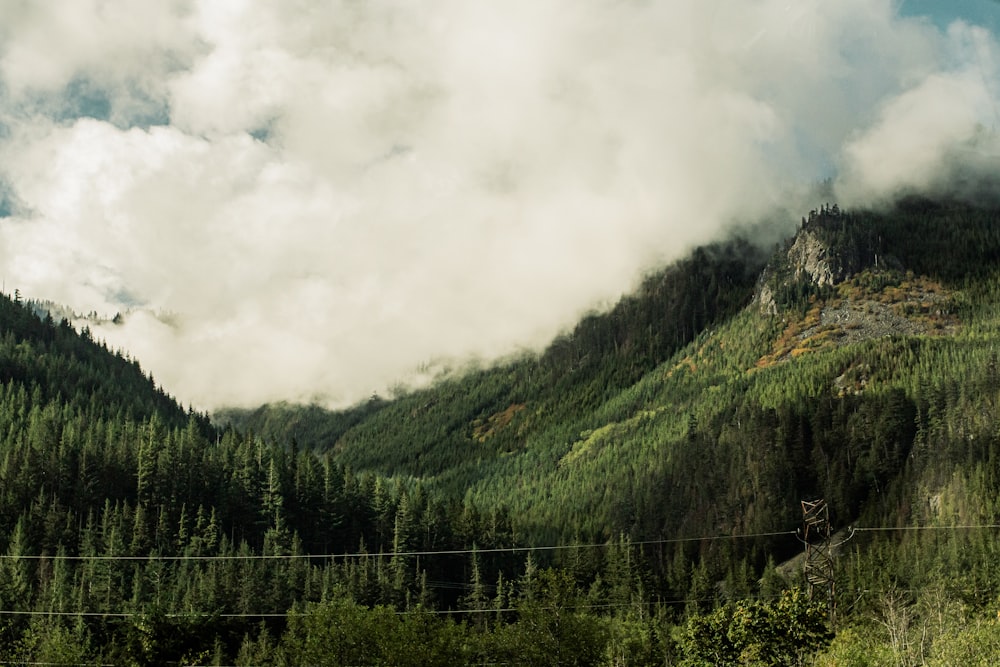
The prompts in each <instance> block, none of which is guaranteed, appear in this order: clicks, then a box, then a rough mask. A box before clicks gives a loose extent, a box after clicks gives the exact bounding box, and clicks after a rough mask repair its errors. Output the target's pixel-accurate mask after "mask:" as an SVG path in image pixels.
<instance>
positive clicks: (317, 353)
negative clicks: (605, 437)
mask: <svg viewBox="0 0 1000 667" xmlns="http://www.w3.org/2000/svg"><path fill="white" fill-rule="evenodd" d="M70 4H72V6H70ZM0 13H3V15H4V16H5V19H8V18H9V20H5V23H4V26H3V27H2V28H0V84H2V88H0V89H2V90H3V91H4V94H3V97H0V120H2V122H4V123H5V124H6V126H7V128H8V134H7V138H6V139H3V140H2V141H3V144H2V146H0V148H2V151H0V175H2V177H3V178H4V180H5V181H7V182H8V183H9V184H10V187H11V189H12V190H13V192H14V194H15V195H16V197H17V200H18V201H19V203H20V204H21V209H20V210H18V211H17V214H16V216H15V217H9V218H6V219H0V266H3V267H4V268H3V271H4V273H5V278H6V283H7V284H8V285H16V286H18V287H20V289H21V291H22V292H23V293H25V294H29V295H32V296H37V297H40V298H50V299H55V300H58V301H63V302H66V303H68V304H70V305H71V306H73V307H75V308H77V309H78V310H82V311H89V310H98V311H100V312H105V313H108V314H111V313H113V312H115V311H116V310H119V309H121V308H122V307H123V305H122V301H123V300H127V301H130V302H132V303H138V304H140V305H141V306H142V307H143V308H145V309H147V310H146V311H140V312H137V313H135V314H133V315H132V316H131V317H130V318H129V319H128V321H127V323H126V324H125V325H124V326H122V327H117V328H113V327H107V328H101V329H100V330H98V331H97V334H98V335H100V336H105V337H107V338H108V339H109V341H110V342H111V343H112V344H113V345H121V346H123V347H125V348H127V349H128V350H129V351H130V352H131V353H132V354H133V355H135V356H136V357H138V358H139V359H140V360H141V362H142V363H143V365H144V366H146V367H147V368H150V369H151V370H152V372H153V373H154V375H155V376H156V377H157V379H158V381H160V382H162V383H163V384H164V386H166V388H167V389H168V390H169V391H171V392H173V393H175V394H176V395H178V396H179V397H180V398H181V399H182V400H184V401H187V402H193V403H194V404H195V405H196V406H198V407H216V406H219V405H224V404H231V403H239V404H253V403H257V402H261V401H266V400H275V399H302V400H307V399H312V398H318V399H320V400H325V401H329V402H341V401H349V400H356V399H359V398H362V397H364V396H366V395H368V394H369V393H370V392H371V391H372V390H374V389H381V388H383V387H385V386H387V385H391V384H393V383H394V382H395V381H397V380H398V379H400V378H401V377H405V376H407V375H408V374H409V373H411V372H413V370H414V369H415V368H417V367H418V366H420V365H421V364H426V363H427V362H430V361H434V360H439V359H442V358H446V357H454V358H459V359H461V358H469V357H476V358H481V359H493V358H496V357H498V356H501V355H504V354H509V353H511V352H512V351H515V350H517V349H521V348H525V347H538V346H541V345H544V344H545V342H546V341H548V340H550V339H551V337H552V336H553V335H555V334H556V333H558V332H559V331H560V330H562V329H564V328H566V327H568V326H571V325H572V323H573V322H574V320H575V319H576V318H577V317H579V315H580V314H581V313H582V312H584V311H585V310H587V309H588V308H591V307H594V306H595V305H601V304H606V303H608V302H609V301H610V300H613V299H614V298H616V297H617V296H618V295H620V294H621V293H622V292H623V291H625V290H627V289H629V288H630V287H631V286H632V285H633V284H634V283H635V281H636V279H637V278H638V276H639V275H640V274H641V272H642V271H643V270H645V269H647V268H649V267H650V266H651V265H652V264H654V263H657V262H662V261H665V260H668V259H672V258H675V257H677V256H679V255H680V254H682V253H683V252H684V251H685V250H687V249H689V248H690V247H691V245H693V244H696V243H699V242H703V241H706V240H709V239H711V238H713V237H715V236H716V235H717V234H719V233H720V230H722V229H724V228H726V227H727V226H729V225H730V224H732V222H733V221H734V220H740V219H742V220H746V219H752V218H754V217H756V216H759V215H762V214H764V213H766V212H768V211H769V210H770V209H771V208H772V207H773V206H774V205H775V203H781V204H785V203H787V202H788V201H789V197H790V196H791V194H790V193H791V192H792V191H793V190H794V189H795V188H796V187H798V186H806V185H809V184H810V183H811V182H812V181H813V180H815V179H817V178H820V177H823V176H826V175H828V170H829V169H830V165H833V164H835V163H838V162H839V163H842V164H843V167H844V168H843V172H844V174H845V175H846V178H845V181H844V192H847V193H850V195H849V196H851V197H854V198H855V199H858V200H861V199H865V198H871V197H874V196H876V195H879V194H881V193H883V192H885V191H886V190H887V189H892V188H896V187H897V186H898V185H899V183H901V182H909V181H907V179H910V181H913V182H918V181H919V178H922V177H921V176H919V174H920V173H924V172H926V173H933V171H934V169H935V164H936V161H939V158H940V155H941V152H942V151H943V150H945V149H946V148H947V147H948V145H949V143H950V142H953V141H955V140H962V139H963V138H965V136H966V134H967V130H968V128H969V127H970V126H974V125H975V123H976V122H981V121H982V119H983V116H984V115H988V114H989V113H992V112H991V108H992V107H991V106H990V105H991V104H992V100H994V99H995V95H994V94H993V91H992V90H991V89H990V88H989V86H988V85H986V82H987V81H988V80H991V78H992V77H993V74H994V72H993V70H992V69H991V68H992V65H989V64H988V65H987V68H988V69H986V70H977V69H974V68H973V63H975V64H976V67H978V66H979V63H981V62H982V61H983V59H984V58H985V57H987V56H989V57H992V54H993V53H994V50H995V46H994V43H993V40H992V37H991V36H989V35H985V34H984V33H982V32H981V31H976V30H974V29H972V28H969V27H968V26H964V27H963V26H958V27H955V28H953V30H952V33H951V34H949V35H943V34H941V33H940V32H938V31H937V30H936V29H934V28H933V27H932V26H931V25H930V24H929V23H925V22H921V21H916V20H903V19H901V18H899V17H897V16H895V15H894V14H893V12H892V3H890V2H889V0H877V1H872V0H842V1H841V2H837V3H830V2H820V1H819V0H801V1H800V2H796V3H788V2H785V1H784V0H757V1H755V2H736V1H735V0H732V1H728V0H727V1H719V2H707V3H706V2H696V1H695V0H683V1H678V2H671V3H646V2H640V1H638V0H618V1H615V0H586V1H584V2H569V1H568V0H531V1H529V0H512V1H510V2H505V3H499V4H498V3H492V4H482V3H469V2H465V1H460V0H432V1H431V2H427V3H420V5H419V6H417V5H414V4H412V3H402V2H396V1H392V0H374V1H372V2H366V3H357V2H353V1H351V2H349V1H347V0H340V1H334V2H318V1H314V0H300V1H298V2H278V1H277V0H239V1H237V0H233V1H230V2H208V1H196V0H192V1H190V2H174V3H164V2H157V3H146V2H134V1H131V0H130V2H119V3H116V2H111V3H108V2H103V3H96V2H80V3H65V2H59V1H58V0H46V1H45V2H40V3H32V4H28V3H17V2H12V1H11V0H6V1H4V0H0ZM77 31H83V32H84V33H85V34H77ZM56 41H58V42H60V43H63V44H64V46H65V51H63V50H60V49H51V48H49V49H46V48H43V46H44V45H46V44H51V43H54V42H56ZM977 71H985V72H986V73H987V76H986V77H985V78H984V77H980V79H976V78H975V76H973V74H974V73H975V72H977ZM74 81H86V82H88V85H89V86H91V87H93V88H94V89H95V90H98V91H100V92H102V94H103V95H104V96H105V97H106V98H107V100H108V104H109V105H110V111H109V113H108V114H107V118H78V119H72V118H70V119H66V118H64V116H65V115H66V112H65V109H66V108H67V104H69V107H70V108H71V107H72V104H71V102H72V100H69V102H67V100H66V99H63V98H66V97H67V95H68V93H67V91H70V92H72V90H73V89H72V85H71V84H72V83H73V82H74ZM942 95H947V97H948V99H946V100H941V99H939V98H940V97H941V96H942ZM928 101H929V102H928ZM925 102H928V103H930V104H931V105H932V107H933V109H934V113H932V112H931V110H930V109H927V110H926V111H925V112H916V111H914V109H920V108H922V105H923V104H924V103H925ZM57 107H58V108H57ZM151 107H157V108H159V109H160V111H161V112H162V114H163V117H164V120H165V121H168V122H165V123H164V124H163V125H161V126H155V125H154V126H152V127H150V126H149V121H148V119H149V118H150V116H151V113H152V112H151V111H150V108H151ZM82 115H87V114H82ZM153 115H155V114H153ZM939 116H940V117H943V118H946V119H947V120H946V121H942V122H936V121H935V118H937V117H939ZM900 119H902V120H903V121H905V122H903V123H902V126H901V127H904V128H905V129H899V127H900V126H899V122H900ZM908 132H918V133H920V134H921V136H920V139H919V140H920V142H923V148H919V147H918V146H917V145H916V144H914V143H913V142H908V141H907V140H906V138H905V137H906V133H908ZM254 137H258V138H259V139H260V140H258V139H255V138H254ZM918 148H919V150H918ZM914 155H918V156H920V159H915V158H914V157H913V156H914ZM883 159H886V160H892V164H894V165H898V168H896V167H894V168H893V169H891V170H888V171H879V170H878V169H876V167H875V166H874V165H876V163H878V162H879V161H881V160H883ZM907 164H910V165H911V166H913V167H915V169H913V170H907V169H906V166H907ZM880 179H881V180H880ZM913 179H917V180H916V181H914V180H913ZM810 204H811V205H814V204H815V202H811V203H810ZM793 206H794V204H793ZM123 295H127V296H128V298H127V299H125V298H124V297H123ZM156 312H166V313H171V314H172V317H171V318H170V321H171V322H172V324H171V325H167V324H164V323H163V322H161V321H160V320H158V319H156V318H155V317H153V316H152V314H151V313H156Z"/></svg>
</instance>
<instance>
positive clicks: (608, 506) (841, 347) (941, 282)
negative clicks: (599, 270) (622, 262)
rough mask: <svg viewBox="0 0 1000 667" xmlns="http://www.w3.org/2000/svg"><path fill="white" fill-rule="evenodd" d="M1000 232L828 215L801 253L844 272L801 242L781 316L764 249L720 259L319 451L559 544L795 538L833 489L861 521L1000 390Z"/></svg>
mask: <svg viewBox="0 0 1000 667" xmlns="http://www.w3.org/2000/svg"><path fill="white" fill-rule="evenodd" d="M997 220H998V215H997V212H996V211H993V210H980V209H976V208H973V207H969V206H965V205H961V204H954V203H945V204H941V203H931V202H927V201H921V200H915V199H914V200H910V201H908V202H905V203H903V204H901V205H900V206H898V207H897V208H896V209H895V210H893V211H892V212H889V213H882V214H878V213H874V212H855V213H851V214H847V213H841V212H839V211H836V210H834V211H830V210H823V211H819V212H816V213H815V214H814V215H813V216H812V218H811V219H810V220H809V221H804V229H803V231H802V232H800V234H799V238H801V237H802V236H803V235H804V234H805V233H806V232H809V233H810V234H811V235H812V237H814V238H815V239H816V242H817V243H820V244H822V247H823V252H824V253H826V256H828V257H829V258H832V259H833V260H835V263H838V264H837V266H838V267H839V269H838V270H839V272H840V273H841V274H843V275H841V276H839V277H838V281H837V282H836V284H834V285H817V284H816V282H815V281H814V280H813V279H812V278H811V277H810V276H809V275H808V273H803V272H801V271H800V272H799V274H800V275H798V276H797V277H796V272H795V267H794V266H793V264H794V260H793V258H792V255H794V252H793V251H792V249H793V244H792V240H789V242H788V245H787V246H786V247H784V248H781V249H779V252H778V253H776V254H775V255H774V256H773V257H772V258H771V260H770V263H769V265H768V269H767V271H766V272H765V274H764V276H765V278H764V280H765V283H766V284H767V285H768V286H769V288H770V291H771V293H772V294H773V295H774V297H775V301H776V303H775V304H774V307H773V308H774V309H775V310H776V311H777V313H776V314H775V313H773V312H772V313H769V312H766V311H767V309H766V308H764V307H763V306H762V304H760V303H757V302H755V303H753V304H751V303H750V302H751V298H752V295H753V290H754V287H755V285H756V283H757V278H758V276H759V275H760V273H759V272H760V269H761V268H762V266H763V265H762V263H761V262H760V257H759V254H755V253H754V252H753V251H752V250H751V249H750V247H749V246H748V245H746V244H726V245H719V246H715V247H713V248H710V249H704V250H700V251H698V252H696V253H695V254H694V255H692V256H691V257H690V258H688V259H686V260H685V261H683V262H680V263H678V264H677V265H675V266H673V267H671V268H670V269H668V270H666V271H664V272H662V273H660V274H658V275H656V276H655V277H652V278H650V279H649V280H648V281H647V282H646V283H645V284H644V285H643V287H642V289H641V290H639V291H638V292H637V293H636V294H635V295H633V296H631V297H629V298H627V299H625V300H623V302H622V303H621V304H619V305H618V306H617V307H616V308H615V309H613V310H612V311H611V312H609V313H607V314H604V315H594V316H591V317H589V318H587V319H586V320H585V321H584V322H582V323H581V324H580V325H579V326H578V327H577V328H576V330H574V331H573V332H572V333H571V334H570V335H567V336H566V337H564V338H561V339H560V340H558V341H556V342H555V343H554V344H553V345H552V346H551V347H550V348H549V349H548V350H547V351H546V352H545V353H544V354H543V355H542V356H541V357H540V358H526V359H522V360H519V361H516V362H513V363H510V364H507V365H504V366H501V367H498V368H491V369H481V370H478V371H475V372H471V373H468V374H466V375H463V376H461V377H459V378H454V379H451V380H449V381H446V382H443V383H441V384H440V385H438V386H435V387H433V388H432V389H429V390H424V391H419V392H415V393H412V394H409V395H406V396H403V397H401V398H398V399H396V400H393V401H390V402H386V403H383V404H379V405H378V406H377V409H373V408H372V406H368V407H367V408H365V410H364V412H361V411H353V412H347V413H340V414H337V415H333V416H329V417H328V421H327V422H326V423H328V424H338V425H339V427H338V428H331V429H329V430H328V431H327V433H326V437H325V438H322V439H319V440H316V441H308V442H302V439H301V437H300V444H306V445H309V446H314V447H319V448H321V449H322V448H328V449H332V451H333V452H335V454H336V457H337V460H338V461H341V462H343V463H344V464H346V465H349V466H351V467H353V468H355V469H359V470H371V471H377V472H379V473H382V474H389V475H394V476H397V477H399V478H400V479H419V480H422V481H424V482H425V483H430V484H432V485H433V486H435V487H436V488H439V489H442V490H445V491H447V492H449V493H460V494H465V495H466V496H467V497H468V498H470V499H472V500H474V501H475V502H476V503H477V504H480V505H482V506H487V507H490V506H503V507H506V508H509V509H510V510H511V511H512V513H513V515H514V516H516V517H519V520H520V521H519V527H520V528H521V529H522V530H524V531H526V533H527V534H530V535H535V536H539V537H540V536H545V537H546V538H549V539H552V538H556V537H560V538H568V537H573V536H593V537H598V538H603V537H606V536H608V535H613V534H615V533H617V532H618V531H622V530H624V531H627V532H631V533H632V534H633V535H634V536H635V537H641V538H648V537H658V536H677V535H699V534H712V533H715V532H720V531H721V532H732V531H745V532H755V531H767V530H784V529H788V528H789V527H791V528H794V527H795V525H796V523H797V521H798V520H799V509H798V501H799V500H800V499H801V498H805V497H813V496H824V497H827V498H829V499H830V501H831V503H832V509H833V512H834V517H835V518H836V519H837V520H838V521H841V522H846V521H850V520H854V519H856V518H857V517H858V516H860V515H861V514H862V513H863V512H865V511H871V508H872V507H873V506H872V505H871V502H870V501H871V500H872V498H873V494H882V495H883V496H884V494H885V492H886V489H887V488H889V487H891V486H892V485H893V484H894V483H895V482H897V481H898V480H899V479H901V477H900V476H901V475H903V474H904V472H905V464H907V462H909V463H910V464H911V465H912V464H913V462H914V461H916V460H917V459H916V458H915V454H914V453H915V452H919V451H924V450H926V449H927V448H928V447H929V445H928V444H927V442H926V439H927V438H929V437H931V434H932V433H935V431H934V425H935V424H937V423H938V421H937V420H940V419H944V420H945V422H948V423H950V422H951V421H953V420H962V419H965V418H967V417H968V416H967V415H965V414H964V413H963V412H962V409H961V407H960V406H958V405H955V406H953V405H952V404H951V403H948V404H947V405H945V406H942V405H938V403H937V401H938V399H939V398H940V397H941V396H942V395H945V396H946V395H948V393H949V392H954V391H955V387H965V388H966V389H965V390H964V391H968V389H967V388H968V387H976V391H977V392H978V393H977V396H983V397H986V396H988V395H989V394H988V393H984V392H989V391H992V390H993V389H992V387H993V385H992V384H991V383H992V382H993V381H994V377H993V375H992V373H993V371H991V370H990V369H992V368H994V367H995V361H994V357H993V347H994V339H993V335H994V332H995V327H996V323H997V320H996V315H995V313H996V307H997V295H996V294H995V276H996V267H997V258H998V257H1000V232H998V226H997V224H996V223H997ZM835 268H836V267H835ZM834 272H835V273H837V271H834ZM824 313H826V314H825V315H824ZM837 316H839V317H840V318H841V319H843V320H845V322H844V325H843V326H837V325H836V324H830V323H829V322H826V323H824V321H822V320H823V318H827V319H829V318H831V317H837ZM813 320H815V321H813ZM284 409H285V410H286V411H288V410H289V408H288V407H285V408H284ZM942 410H944V411H945V412H944V413H943V414H940V412H941V411H942ZM292 412H294V411H292ZM267 414H269V413H268V411H267V410H263V411H261V412H260V413H259V414H258V415H257V417H258V418H259V417H260V416H261V415H265V416H266V415H267ZM270 414H273V412H272V413H270ZM312 419H314V420H317V421H315V422H313V423H314V424H315V423H323V417H322V415H321V414H320V413H314V414H313V415H312ZM932 422H933V423H932ZM247 423H249V424H251V425H253V424H254V420H252V419H251V420H249V421H248V422H247ZM257 423H258V424H259V423H261V422H259V421H258V422H257ZM312 428H314V429H316V428H317V427H316V426H313V427H312ZM272 434H273V435H276V436H278V437H279V438H280V437H281V435H282V434H281V432H280V430H278V431H272ZM934 465H937V464H936V463H935V464H934Z"/></svg>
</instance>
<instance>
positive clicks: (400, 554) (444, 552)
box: [0, 530, 795, 561]
mask: <svg viewBox="0 0 1000 667" xmlns="http://www.w3.org/2000/svg"><path fill="white" fill-rule="evenodd" d="M782 535H795V531H794V530H785V531H778V532H768V533H749V534H742V535H709V536H704V537H678V538H669V539H659V540H641V541H635V542H632V541H629V542H626V543H625V544H626V546H650V545H657V544H678V543H683V542H707V541H716V540H740V539H753V538H758V537H776V536H782ZM614 544H615V542H600V543H591V544H555V545H542V546H527V547H492V548H486V549H479V548H475V549H441V550H437V551H380V552H375V553H373V552H369V551H356V552H344V553H325V554H230V555H215V556H199V555H187V556H162V555H157V554H150V555H147V556H128V555H124V554H123V555H102V556H70V555H59V554H55V555H39V554H20V555H19V554H10V553H7V554H0V560H69V561H108V560H112V561H215V560H337V559H342V560H346V559H349V558H407V557H413V556H459V555H463V554H472V553H475V554H493V553H524V552H530V551H562V550H568V549H604V548H607V547H609V546H614Z"/></svg>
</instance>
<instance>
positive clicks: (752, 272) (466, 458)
mask: <svg viewBox="0 0 1000 667" xmlns="http://www.w3.org/2000/svg"><path fill="white" fill-rule="evenodd" d="M998 223H1000V211H997V210H995V209H992V208H985V209H984V208H977V207H973V206H969V205H966V204H961V203H955V202H930V201H925V200H916V199H913V200H908V201H906V202H904V203H903V204H901V205H899V206H897V207H896V208H895V209H894V210H892V211H890V212H887V213H879V212H873V211H842V210H840V209H839V208H837V207H834V206H825V205H824V206H822V207H819V208H818V209H817V210H816V211H814V212H813V213H812V214H810V215H809V216H808V217H807V218H806V219H804V220H803V225H802V228H801V229H800V230H799V232H798V234H797V235H796V236H795V238H793V239H789V240H788V242H787V243H786V244H785V245H783V246H780V247H778V248H776V249H769V250H768V251H767V252H763V251H761V250H760V249H758V248H756V247H754V246H753V245H752V244H750V243H748V242H746V241H744V240H738V239H737V240H730V241H728V242H724V243H718V244H715V245H712V246H707V247H704V248H701V249H698V250H696V251H695V252H693V253H692V254H691V255H690V256H689V257H688V258H686V259H684V260H683V261H680V262H678V263H676V264H674V265H672V266H670V267H668V268H666V269H664V270H662V271H660V272H658V273H655V274H652V275H650V276H649V277H648V278H647V279H646V280H645V281H644V283H643V284H642V286H641V287H640V289H638V290H637V291H636V292H635V293H634V294H632V295H630V296H628V297H626V298H624V299H623V300H622V301H621V302H620V303H619V304H617V305H616V306H615V307H614V308H613V309H611V310H610V311H609V312H607V313H601V314H593V315H591V316H588V317H587V318H585V319H584V320H583V321H582V322H580V323H579V325H578V326H577V327H576V328H575V329H574V330H573V331H572V332H568V333H567V334H565V335H564V336H562V337H560V338H559V339H558V340H556V341H555V342H553V344H552V345H551V346H550V347H549V348H548V349H547V350H546V351H545V352H544V353H543V354H541V355H538V356H525V357H522V358H518V359H514V360H511V361H509V362H508V363H505V364H503V365H500V366H497V367H492V368H478V369H474V370H470V371H467V372H464V373H457V374H455V375H454V376H451V377H448V378H444V379H443V380H442V381H441V382H440V383H438V384H436V385H435V386H433V387H430V388H428V389H423V390H419V391H412V392H408V393H402V394H401V395H399V396H395V397H392V398H377V397H376V398H373V399H372V400H371V401H369V402H367V403H365V404H364V405H360V406H358V407H356V408H354V409H352V410H348V411H343V412H338V413H329V412H327V411H324V410H322V409H320V408H316V407H297V406H291V405H275V406H265V407H262V408H260V409H258V410H255V411H244V412H237V411H232V412H230V413H228V414H226V415H224V417H225V419H224V420H223V421H224V423H225V425H221V422H219V421H217V422H216V423H214V424H213V423H212V422H211V421H210V420H209V419H208V417H207V416H206V415H203V414H199V413H196V412H194V411H192V410H190V409H188V410H185V409H183V408H182V407H181V406H179V405H178V404H177V403H176V402H175V401H174V400H173V399H172V398H171V397H169V396H168V395H167V394H165V393H164V392H163V391H162V390H161V389H160V388H158V387H157V386H156V383H155V381H154V380H153V378H151V377H149V376H148V375H147V374H145V373H144V372H143V371H142V369H141V368H140V366H139V364H138V363H137V362H136V361H134V360H130V359H127V358H124V357H123V356H121V355H119V354H115V353H112V352H111V351H109V350H108V349H107V348H106V346H104V345H103V344H102V343H100V342H97V341H94V340H92V338H91V336H90V335H89V333H88V332H87V331H84V332H82V333H78V332H76V331H74V330H73V328H72V327H71V326H70V325H69V324H68V323H67V322H65V321H62V322H56V321H54V320H53V318H52V317H44V316H42V317H39V316H38V315H36V314H35V312H34V311H33V310H32V308H30V307H29V305H28V304H26V303H24V302H23V300H22V299H21V297H20V295H19V294H18V295H17V298H13V297H10V296H6V295H4V296H0V662H3V663H8V664H29V663H33V664H39V663H42V664H139V665H146V664H150V665H151V664H240V665H265V664H274V665H279V664H341V665H357V664H373V665H374V664H414V665H417V664H419V665H434V664H442V665H443V664H449V665H454V664H470V665H474V664H518V665H535V664H537V665H543V664H544V665H549V664H574V665H625V664H628V665H645V664H649V665H663V664H676V665H704V664H713V665H714V664H722V665H729V664H732V665H737V664H740V665H795V664H807V663H808V664H817V665H833V664H838V665H842V664H850V665H868V664H929V665H946V664H968V663H970V662H975V661H980V662H984V661H985V662H990V661H993V660H996V659H997V658H998V657H1000V640H998V639H997V637H998V636H1000V633H997V627H996V625H997V622H996V619H997V612H998V607H997V600H1000V571H997V570H998V567H1000V566H998V565H997V563H1000V558H998V557H997V556H998V554H997V549H998V547H997V544H998V543H997V540H996V539H995V538H996V530H997V528H996V526H997V525H998V524H1000V504H998V500H997V499H998V498H1000V494H998V493H997V491H998V489H1000V421H998V413H997V406H998V405H1000V382H998V373H1000V371H998V359H997V341H998V338H997V335H998V330H1000V271H998V269H1000V266H998V263H997V260H998V259H1000V224H998ZM816 499H823V501H825V503H826V506H827V507H828V509H829V517H830V523H831V526H832V530H833V533H834V535H833V537H832V538H831V543H827V544H816V543H814V544H813V545H812V546H813V547H821V546H822V547H823V548H829V549H830V550H831V553H832V554H833V556H832V566H831V567H832V570H831V576H832V577H833V581H834V583H835V585H834V586H833V587H832V591H831V592H832V593H833V595H832V598H830V599H828V598H827V594H826V593H827V591H824V590H820V591H816V590H813V591H811V592H812V596H810V594H809V593H810V588H811V586H810V584H809V581H807V580H806V579H805V578H803V576H802V562H801V554H802V552H803V550H804V546H803V544H802V539H801V538H802V537H803V533H802V532H801V528H802V521H803V515H802V504H801V501H803V500H816ZM833 545H835V546H833Z"/></svg>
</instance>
